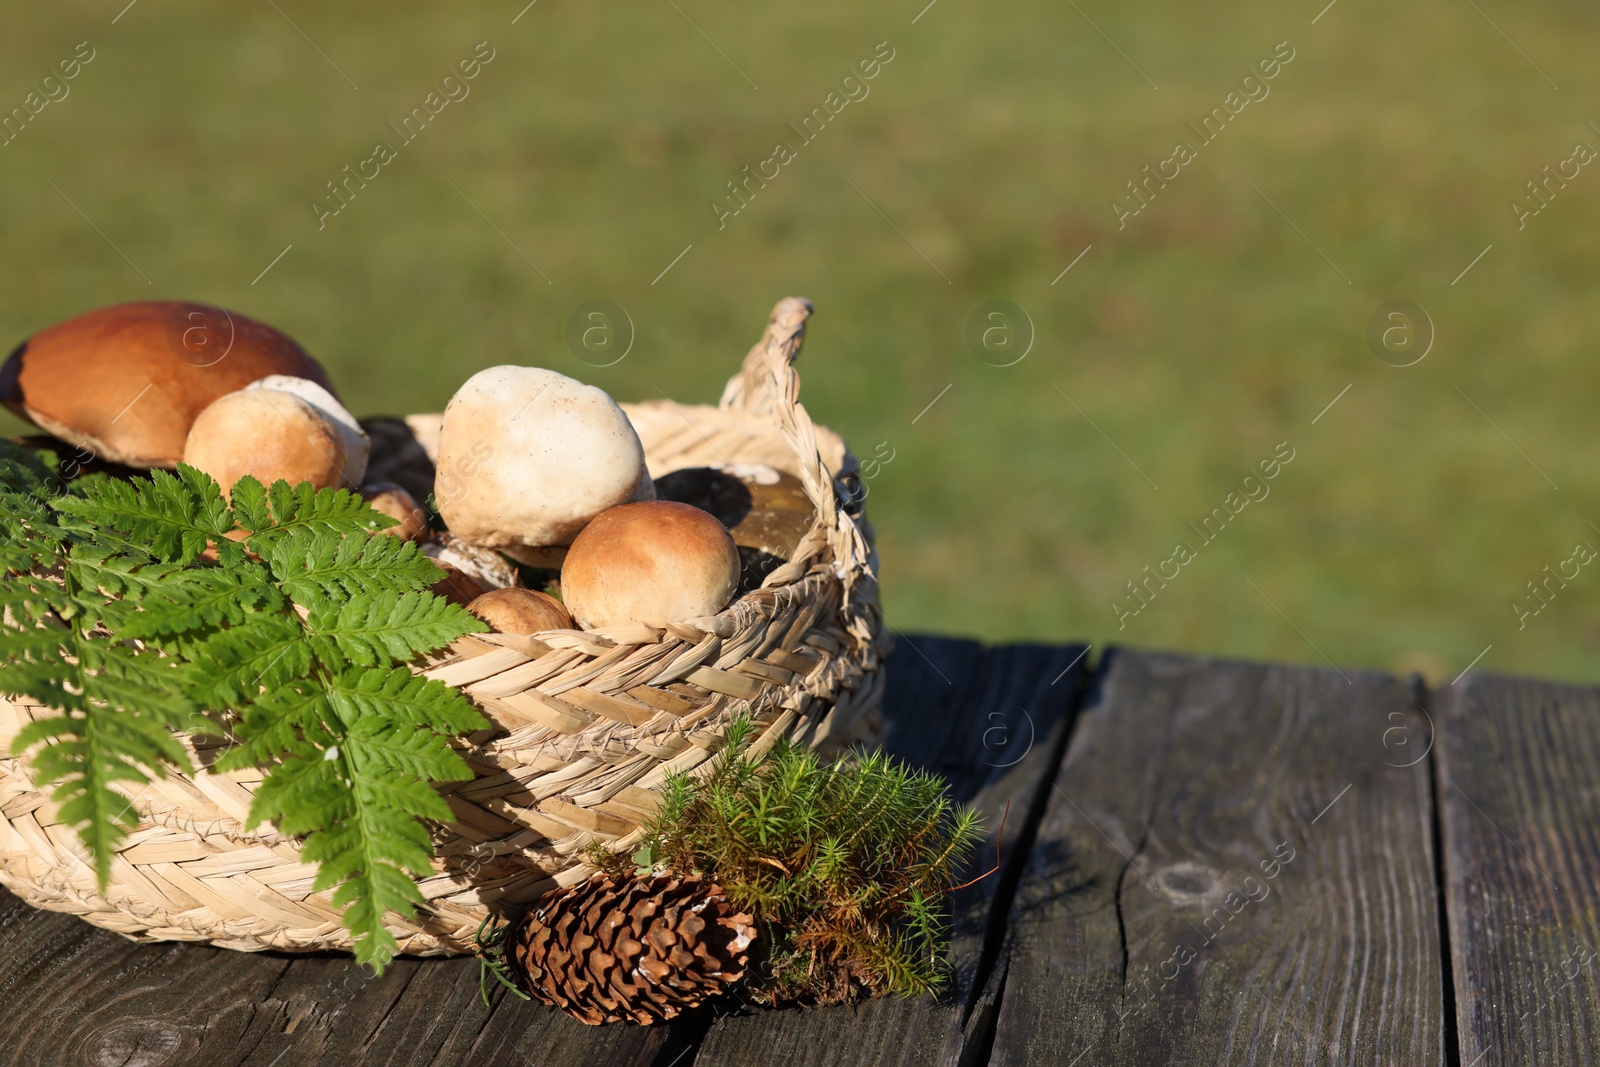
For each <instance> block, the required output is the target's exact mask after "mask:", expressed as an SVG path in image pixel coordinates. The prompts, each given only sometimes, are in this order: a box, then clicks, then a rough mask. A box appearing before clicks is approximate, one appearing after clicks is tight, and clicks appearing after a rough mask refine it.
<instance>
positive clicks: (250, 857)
mask: <svg viewBox="0 0 1600 1067" xmlns="http://www.w3.org/2000/svg"><path fill="white" fill-rule="evenodd" d="M810 313H811V305H810V304H809V303H808V302H806V301H804V300H798V299H793V298H791V299H787V300H784V301H781V302H780V303H779V304H778V305H777V307H776V308H774V309H773V313H772V318H771V321H770V323H769V324H768V327H767V331H766V334H765V335H764V337H763V338H762V340H761V341H760V342H759V343H758V344H757V345H756V346H755V347H754V348H753V349H751V351H750V354H749V355H748V356H747V357H746V358H745V362H744V366H743V369H742V370H741V372H740V373H739V375H737V376H736V377H734V378H733V379H732V380H731V381H729V383H728V387H727V389H726V391H725V392H724V393H723V397H722V403H721V405H720V406H719V407H715V408H712V407H683V406H679V405H677V404H674V403H672V402H671V401H663V402H650V403H645V404H640V405H635V406H627V411H628V414H629V416H630V417H631V418H632V419H633V422H634V425H635V426H636V427H637V429H638V432H639V436H640V438H641V440H642V441H643V442H644V447H645V453H646V457H647V459H648V462H649V467H650V473H651V475H652V476H655V477H659V476H660V475H662V474H664V473H666V472H668V471H672V470H677V469H681V468H684V467H694V466H710V465H718V464H728V463H761V464H767V465H770V466H773V467H776V468H778V469H780V470H787V471H789V472H791V473H793V474H795V475H796V476H798V477H799V478H800V479H801V481H802V483H803V484H804V486H805V489H806V492H807V493H808V494H809V495H810V497H811V499H812V501H813V502H814V503H815V505H816V511H817V516H816V521H815V523H814V525H813V526H812V528H811V529H810V531H809V532H808V533H807V534H806V535H805V536H804V537H803V539H802V541H801V545H800V548H799V550H798V551H797V553H796V554H795V556H794V558H793V559H792V560H790V561H789V562H788V563H787V564H785V565H783V566H780V567H779V568H778V569H776V570H775V571H773V572H772V573H771V574H770V575H768V577H767V578H766V580H765V582H764V584H763V585H762V587H761V588H759V589H757V590H755V591H754V592H751V593H749V594H747V595H745V596H743V597H741V598H740V599H739V600H737V601H735V602H734V603H733V604H732V605H730V606H729V607H728V609H727V610H725V611H724V612H722V613H721V614H720V615H717V616H716V617H714V618H709V619H701V620H697V621H695V622H694V623H693V624H681V625H673V626H668V627H665V628H660V629H657V628H652V627H647V626H643V625H630V626H624V627H613V628H609V629H605V630H598V631H593V632H588V633H582V632H578V631H572V630H562V631H553V632H549V633H545V634H542V635H538V636H537V637H536V638H533V639H529V638H507V637H500V636H498V635H481V636H473V637H468V638H464V639H463V640H461V641H459V642H458V643H457V644H456V645H454V646H453V647H452V648H451V649H450V650H449V653H448V654H447V655H444V656H440V657H437V658H435V659H433V660H431V661H429V662H427V663H424V664H418V665H417V666H416V668H415V669H416V670H418V671H420V672H422V673H425V674H426V675H427V676H428V677H430V678H436V679H439V680H440V681H442V682H445V683H447V684H449V685H453V686H458V687H460V688H461V689H462V690H463V691H464V692H466V693H467V694H469V695H470V696H471V698H472V699H473V701H474V702H475V703H476V704H477V705H478V706H479V707H480V708H481V709H482V710H483V711H484V712H485V714H486V715H487V716H488V717H489V718H490V719H491V720H492V721H493V722H494V724H495V726H496V729H494V730H490V731H485V732H483V733H480V734H477V735H474V736H473V737H471V738H469V739H467V748H466V751H465V755H466V758H467V760H468V762H469V763H470V764H471V765H472V767H473V769H474V771H475V772H476V775H477V777H476V778H475V779H474V780H472V781H470V782H464V783H460V784H457V785H453V786H449V787H447V788H445V789H443V790H442V792H443V793H444V796H445V798H446V800H447V801H448V802H449V804H450V807H451V809H452V811H453V812H454V813H455V821H454V822H452V823H450V824H448V825H445V826H439V827H436V829H435V834H434V842H435V858H434V865H433V868H434V869H433V872H432V874H431V875H430V876H429V877H427V878H423V879H420V880H419V882H418V885H419V887H420V888H421V890H422V895H423V897H424V899H425V900H426V902H427V903H426V905H425V906H424V907H422V908H420V909H419V910H418V914H417V915H415V916H402V915H398V914H392V913H391V915H390V916H389V918H388V926H389V929H390V930H391V931H392V932H393V933H394V935H395V937H396V938H397V940H398V941H399V943H400V947H401V950H402V951H403V952H407V953H413V954H419V955H441V954H454V953H461V952H464V951H467V949H468V947H469V944H470V941H471V939H472V936H473V934H474V932H475V931H476V929H477V928H478V926H479V924H480V922H481V921H482V920H483V918H484V917H485V915H486V914H488V913H490V912H494V913H496V914H507V913H509V912H510V911H512V910H514V909H515V908H516V907H517V906H518V905H520V904H523V903H525V902H527V901H530V900H532V899H534V898H535V897H537V896H538V895H539V894H541V893H543V892H545V891H546V890H548V889H551V888H553V887H555V886H560V885H567V884H571V883H574V882H577V881H580V880H582V879H583V878H585V877H587V875H588V874H589V870H588V868H587V866H586V865H585V864H584V862H583V860H582V855H583V849H584V847H585V846H586V845H588V844H589V843H590V842H591V841H594V840H597V839H598V840H600V841H604V842H607V843H608V844H610V845H614V846H616V847H618V848H622V847H628V846H629V844H630V837H631V836H636V835H637V831H638V826H639V823H640V821H641V820H642V819H644V818H645V817H647V816H648V815H650V814H651V812H652V811H653V810H654V807H655V804H656V802H657V800H658V794H657V792H656V790H657V789H658V788H659V787H660V786H661V784H662V783H663V781H664V780H665V777H666V775H667V773H668V772H669V771H689V770H691V769H693V768H695V767H696V766H697V765H699V764H701V763H703V762H704V761H705V760H706V759H707V758H708V757H709V756H710V755H711V754H712V753H713V752H714V751H715V750H716V749H717V747H718V745H719V742H720V739H721V736H722V732H723V729H724V727H725V725H726V724H727V722H728V720H729V718H730V716H731V715H732V714H733V713H734V712H735V711H737V710H739V709H741V708H747V709H749V710H750V711H751V712H753V713H754V715H755V717H756V721H757V722H758V723H761V724H763V725H764V733H763V734H762V735H761V736H760V739H759V740H758V741H757V742H756V744H757V746H758V747H762V748H764V747H767V746H770V745H771V744H773V743H775V742H776V741H777V740H778V738H779V737H783V736H788V737H794V738H797V739H799V740H801V741H803V742H807V743H810V744H812V745H815V746H818V747H820V748H824V749H827V748H833V747H839V746H846V745H850V744H852V743H855V742H861V741H871V740H873V739H874V738H875V736H876V734H877V732H878V730H879V724H880V722H881V720H880V719H879V716H878V713H877V705H878V703H879V700H880V697H881V694H882V673H881V671H879V669H878V668H879V664H880V663H881V661H882V658H883V656H884V654H885V653H886V651H887V640H886V636H885V635H884V634H883V632H882V630H881V629H880V624H881V621H882V620H881V616H880V615H879V613H878V607H877V588H876V582H875V578H874V574H875V570H876V560H875V557H874V555H873V550H872V543H871V532H870V528H869V527H868V526H867V525H866V523H865V521H864V520H863V519H862V518H861V516H860V514H859V511H856V510H855V509H853V508H851V507H847V506H845V505H844V504H843V503H841V501H842V500H848V499H851V498H853V497H854V496H855V494H853V493H849V492H840V491H839V488H840V483H843V484H844V485H848V484H849V482H850V480H851V479H853V478H855V476H856V473H855V472H856V464H855V459H854V457H852V456H851V455H850V454H849V452H848V451H847V450H846V449H845V447H844V444H843V442H842V441H841V440H840V439H839V438H838V437H837V436H836V435H834V434H833V433H831V432H830V431H827V430H825V429H820V428H818V427H815V426H813V425H812V422H811V419H810V418H809V416H808V415H807V414H806V410H805V408H804V407H802V406H801V405H800V403H799V400H798V391H799V377H798V375H797V374H796V373H795V372H794V370H793V368H792V367H791V366H790V364H791V362H792V361H793V360H794V358H795V357H796V356H797V355H798V353H799V350H800V343H801V338H802V334H803V332H804V324H805V320H806V318H807V317H808V316H809V315H810ZM42 711H43V709H41V708H39V707H37V706H36V705H30V704H29V703H27V702H25V701H16V702H9V701H6V700H4V699H3V698H0V752H9V751H10V743H11V738H12V737H13V736H14V735H15V734H16V732H17V731H18V730H19V729H21V728H22V727H23V726H24V725H25V724H26V723H28V722H29V721H30V720H31V719H32V718H33V717H34V716H35V715H36V714H40V713H42ZM204 743H205V742H202V744H204ZM185 744H186V745H188V746H189V747H190V749H191V751H192V752H193V753H194V755H195V758H196V765H197V766H202V767H203V766H206V765H207V764H208V763H209V762H210V760H211V758H212V756H213V754H214V750H210V749H206V748H196V747H195V746H194V744H193V742H192V741H190V740H188V739H185ZM259 780H260V779H259V775H258V774H249V773H230V774H212V773H209V772H206V771H200V772H198V773H196V774H194V775H193V776H188V775H181V776H180V775H172V776H169V777H167V778H165V779H163V780H159V781H156V782H154V783H153V784H151V785H149V786H147V787H145V788H144V789H142V790H140V791H138V792H137V793H135V792H133V791H131V790H130V791H129V793H128V796H129V801H130V803H131V804H132V806H133V808H134V810H135V811H137V812H138V813H139V815H140V820H139V826H138V828H137V829H136V830H135V831H134V832H133V833H131V834H130V835H129V836H128V838H127V840H126V842H125V843H124V844H123V847H122V849H121V851H120V853H119V855H118V856H117V857H116V858H115V860H114V861H113V863H112V868H111V882H110V885H109V887H108V888H107V890H106V891H105V892H104V893H102V892H100V891H99V890H98V888H97V886H96V883H95V877H94V873H93V870H92V868H91V867H90V865H89V863H88V862H87V859H86V855H85V853H84V851H83V849H82V847H81V846H80V845H79V843H78V840H77V837H76V835H75V834H74V833H73V831H72V830H71V829H70V828H68V827H67V826H64V825H62V824H61V823H60V822H58V821H57V814H56V810H55V806H54V805H53V804H52V803H51V802H50V800H49V798H48V797H47V795H46V794H45V793H43V792H41V791H40V790H39V789H38V788H36V787H35V784H34V782H33V780H32V778H31V776H30V771H29V767H28V765H27V763H26V762H25V761H22V760H16V759H0V884H3V885H4V886H5V887H6V888H7V889H10V890H11V891H12V892H13V893H16V894H17V895H18V896H20V897H21V898H22V899H24V900H26V901H27V902H29V903H30V904H33V905H35V906H38V907H41V908H49V909H51V910H54V911H65V912H71V913H73V914H76V915H81V916H82V917H83V918H84V919H87V920H88V921H89V922H91V923H94V924H96V925H97V926H103V927H106V928H108V929H111V930H116V931H118V932H120V933H123V934H127V935H129V936H132V937H139V938H150V939H157V940H174V941H204V942H210V943H212V944H215V945H222V946H226V947H228V948H235V949H244V950H259V949H278V950H288V951H313V950H320V949H348V948H349V945H350V941H349V936H348V934H347V932H346V931H345V930H344V928H343V927H342V926H341V925H340V921H339V916H338V913H337V912H336V910H335V909H334V908H333V906H332V903H331V901H330V899H329V894H326V893H313V892H312V888H311V887H312V882H313V878H314V875H315V868H314V867H313V866H311V865H310V864H306V863H302V862H301V859H300V843H299V842H298V841H297V840H296V839H295V838H292V837H288V836H285V835H283V834H281V833H278V832H277V831H276V830H275V829H274V828H273V827H271V826H263V827H260V828H258V829H257V830H256V831H253V832H249V831H246V830H245V829H244V824H245V821H246V814H247V812H248V810H249V806H250V799H251V794H252V790H253V789H254V788H255V786H256V784H257V783H258V782H259Z"/></svg>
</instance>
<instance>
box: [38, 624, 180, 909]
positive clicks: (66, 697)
mask: <svg viewBox="0 0 1600 1067" xmlns="http://www.w3.org/2000/svg"><path fill="white" fill-rule="evenodd" d="M62 632H63V633H66V634H71V631H62ZM73 652H74V653H75V654H76V659H77V662H76V663H69V662H67V661H66V660H64V659H57V660H49V661H42V662H37V663H21V664H13V665H11V666H9V667H8V668H7V670H6V686H7V688H8V690H16V693H15V695H23V694H26V695H27V696H30V697H33V698H34V699H37V700H40V701H43V702H45V703H47V704H48V705H49V706H50V707H52V708H54V709H56V710H57V712H58V714H54V715H51V716H49V717H47V718H42V719H36V720H34V721H33V722H31V723H29V724H28V725H27V726H25V727H23V728H22V730H21V731H19V732H18V734H17V736H16V738H15V740H14V741H13V743H12V749H13V751H14V752H16V753H17V754H19V755H21V754H24V753H28V752H29V751H30V750H32V752H31V762H32V766H33V769H34V773H35V775H36V776H37V779H38V781H39V783H40V784H41V785H54V786H55V789H54V790H53V792H52V796H53V798H54V800H55V801H56V803H57V804H58V805H60V814H61V818H62V821H63V822H65V823H67V824H68V825H69V826H72V827H73V828H74V829H75V830H76V831H77V832H78V834H79V838H80V840H81V841H82V842H83V844H84V847H85V848H86V849H87V851H88V852H89V856H90V860H91V862H92V863H93V865H94V868H95V874H96V877H97V878H98V879H99V882H100V885H101V887H102V888H104V886H105V885H106V883H107V881H108V880H109V879H110V877H111V858H112V856H113V855H115V854H116V850H117V847H118V845H119V844H120V843H121V840H122V838H123V837H124V836H125V835H126V834H127V832H128V831H129V830H131V829H132V828H133V827H134V826H135V825H137V823H138V817H137V815H136V814H135V813H134V812H133V805H132V801H130V800H129V799H128V798H127V797H126V796H124V795H122V793H121V792H120V791H118V790H117V789H116V788H115V786H116V785H117V783H119V782H123V783H129V785H130V786H142V785H146V784H148V783H149V782H150V781H152V780H153V779H155V778H160V777H164V776H165V774H166V765H167V764H169V763H170V764H176V765H178V766H181V767H183V768H184V769H187V768H188V765H189V761H188V755H187V753H185V751H184V749H183V746H182V745H180V744H179V743H178V742H177V740H176V739H175V738H174V736H173V731H174V730H177V729H179V728H181V726H182V725H183V724H184V723H186V722H187V721H188V720H189V717H190V716H191V715H192V713H193V710H194V709H193V705H192V704H190V703H189V702H188V701H187V700H185V699H184V698H183V697H182V696H180V695H178V690H179V688H180V685H179V684H178V683H177V680H176V679H175V678H174V677H170V676H172V675H175V674H176V673H177V672H178V668H177V667H176V665H173V666H156V665H153V664H151V663H148V662H144V661H147V660H153V659H154V658H155V657H153V656H151V655H149V654H136V653H135V652H134V651H133V650H132V649H130V648H128V647H127V646H126V645H121V644H115V643H112V642H109V641H83V640H79V641H77V642H76V644H75V645H74V647H73ZM163 675H168V676H169V677H165V678H164V677H163ZM135 796H137V793H136V794H135Z"/></svg>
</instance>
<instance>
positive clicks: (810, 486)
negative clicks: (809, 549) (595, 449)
mask: <svg viewBox="0 0 1600 1067" xmlns="http://www.w3.org/2000/svg"><path fill="white" fill-rule="evenodd" d="M811 311H812V306H811V301H809V300H807V299H805V298H804V297H798V296H788V297H784V298H783V299H782V300H780V301H778V302H777V304H775V305H774V306H773V308H772V314H771V315H770V316H769V317H768V319H767V329H766V332H765V333H763V334H762V335H761V340H759V341H757V342H756V343H755V346H754V347H753V348H751V349H750V352H749V354H748V355H746V356H745V357H744V365H743V366H742V367H741V368H740V369H739V373H738V374H736V375H734V376H733V377H732V378H730V379H728V385H727V387H726V388H725V389H723V391H722V401H721V406H722V407H724V408H739V409H741V410H744V411H748V412H750V413H751V414H753V415H762V416H766V417H767V418H768V419H770V420H771V422H772V423H773V425H774V426H775V427H776V428H777V431H778V434H779V436H781V437H782V438H783V440H784V441H785V442H786V443H787V444H788V445H789V447H790V448H791V449H792V450H793V451H794V454H795V458H796V459H797V460H799V464H798V467H799V472H800V481H801V483H802V484H803V485H804V486H805V489H806V495H807V496H809V497H810V498H811V501H812V503H814V504H815V505H816V506H817V524H816V526H815V527H814V528H813V530H812V534H821V535H822V536H823V537H824V538H825V539H826V541H827V543H828V545H829V546H830V547H831V548H832V549H833V558H834V562H835V566H836V568H837V572H838V574H839V577H840V578H841V579H842V580H843V582H844V584H845V590H846V594H847V596H848V593H849V590H850V588H851V587H852V586H853V585H854V584H855V579H856V577H857V576H858V575H859V574H861V573H862V572H863V571H864V570H865V569H866V568H867V567H868V566H869V565H870V564H871V558H870V553H871V550H870V549H869V548H868V547H867V543H866V539H865V538H864V537H863V536H862V534H861V530H860V528H859V527H858V526H857V525H856V521H855V519H854V518H852V517H851V516H850V515H849V514H848V513H847V512H846V511H845V510H844V509H843V508H841V507H840V506H839V495H838V493H837V492H836V491H835V488H834V472H833V471H831V470H829V469H828V465H827V463H826V462H824V460H823V458H822V453H821V450H820V449H819V448H818V447H817V431H816V427H815V426H814V425H813V424H812V422H811V416H810V414H809V413H807V411H806V409H805V405H804V404H802V403H800V375H799V374H798V373H797V372H796V371H795V369H794V366H793V364H794V361H795V360H796V359H798V358H799V356H800V346H801V344H802V342H803V341H804V340H805V332H806V320H807V319H808V318H810V317H811ZM801 551H802V552H803V551H804V546H802V550H801ZM784 569H785V570H786V569H787V568H784Z"/></svg>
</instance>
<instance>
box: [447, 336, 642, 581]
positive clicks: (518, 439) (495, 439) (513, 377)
mask: <svg viewBox="0 0 1600 1067" xmlns="http://www.w3.org/2000/svg"><path fill="white" fill-rule="evenodd" d="M438 447H439V451H438V457H437V466H438V470H437V474H436V476H435V479H434V500H435V502H436V504H437V506H438V508H439V513H440V514H441V515H442V516H443V517H444V521H445V523H446V524H447V525H448V526H449V527H450V529H451V531H452V532H453V533H455V534H457V535H458V536H460V537H463V538H465V539H466V540H468V541H472V542H474V543H476V544H481V545H488V546H491V547H494V548H499V549H501V550H502V551H504V552H506V553H507V554H508V555H511V556H515V557H518V558H525V557H526V558H530V559H541V558H543V556H542V555H541V553H539V552H538V551H537V550H538V549H542V548H548V547H551V546H561V545H568V544H571V543H572V539H573V538H574V537H575V536H576V535H577V533H578V531H580V530H582V529H583V528H584V526H586V525H587V524H588V523H589V522H590V520H592V519H593V518H594V517H595V516H596V515H599V514H600V513H601V512H603V511H605V510H606V509H608V508H612V507H615V506H616V505H618V504H624V503H627V502H629V501H632V500H641V499H646V500H648V499H652V498H653V497H654V496H655V486H654V485H653V483H652V482H651V481H650V477H649V473H648V471H647V469H646V467H645V460H644V448H643V446H642V445H640V443H639V435H638V434H637V433H635V432H634V429H633V424H632V423H630V422H629V421H628V417H627V416H626V415H625V414H623V412H622V409H621V408H619V407H618V406H617V404H616V401H614V400H612V399H611V397H609V396H607V395H606V394H605V393H604V392H603V391H602V390H600V389H597V388H595V387H594V386H591V385H584V384H583V383H582V382H577V381H574V380H573V379H571V378H568V377H566V376H565V375H563V374H557V373H556V372H555V371H551V370H544V369H542V368H538V367H512V366H503V367H490V368H489V369H488V370H484V371H480V372H478V373H477V374H474V375H473V376H472V377H471V378H469V379H467V382H466V384H464V385H463V386H462V387H461V388H460V389H459V390H458V391H457V392H456V395H455V396H454V397H453V398H452V399H451V401H450V404H449V406H448V407H446V408H445V411H444V420H443V422H442V424H441V425H440V427H439V446H438Z"/></svg>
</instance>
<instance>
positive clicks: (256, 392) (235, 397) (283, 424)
mask: <svg viewBox="0 0 1600 1067" xmlns="http://www.w3.org/2000/svg"><path fill="white" fill-rule="evenodd" d="M183 461H184V462H185V463H187V464H189V465H190V466H192V467H198V468H200V469H201V470H203V471H205V472H206V473H207V474H209V475H211V477H213V478H215V479H216V480H217V484H219V485H220V486H221V487H222V492H223V494H224V495H227V494H228V493H230V491H231V490H232V489H233V483H234V482H237V481H238V480H239V479H240V478H243V477H244V476H245V475H251V476H252V477H254V478H255V479H256V480H257V481H259V482H261V483H262V484H263V485H271V484H272V483H273V482H275V481H277V480H278V479H279V478H282V479H283V480H284V481H286V482H288V483H289V484H290V485H298V484H299V483H301V482H310V483H311V484H312V485H313V486H315V487H316V488H318V489H326V488H329V487H334V486H340V485H343V484H344V483H345V472H346V468H347V466H348V465H349V462H350V458H349V454H348V453H347V452H346V451H345V443H344V435H343V434H342V433H341V432H340V430H339V424H338V423H337V422H335V421H334V419H333V418H332V417H331V416H329V415H328V414H327V413H326V412H324V411H323V410H322V409H321V408H319V407H316V406H314V405H312V404H311V403H309V402H308V401H305V400H302V399H301V398H300V397H298V396H295V395H294V394H292V393H285V392H282V391H280V390H277V389H241V390H239V391H238V392H235V393H229V394H228V395H227V396H224V397H221V398H219V399H218V400H217V401H216V402H215V403H213V404H212V405H211V406H210V407H208V408H206V409H205V410H204V411H202V412H201V413H200V416H199V418H197V419H195V420H194V425H193V426H192V427H191V428H190V430H189V440H188V442H187V443H186V444H185V445H184V448H183Z"/></svg>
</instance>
